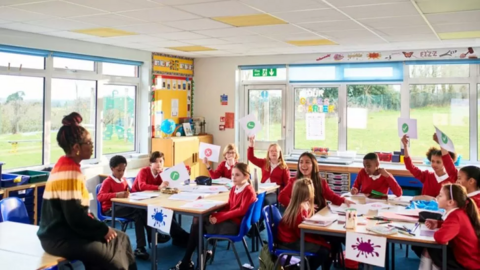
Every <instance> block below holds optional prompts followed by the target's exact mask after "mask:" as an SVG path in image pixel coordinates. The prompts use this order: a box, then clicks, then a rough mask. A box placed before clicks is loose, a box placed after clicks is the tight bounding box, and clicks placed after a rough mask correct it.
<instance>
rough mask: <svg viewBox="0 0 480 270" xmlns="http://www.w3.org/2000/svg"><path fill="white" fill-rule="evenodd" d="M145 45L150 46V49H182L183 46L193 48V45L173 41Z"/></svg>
mask: <svg viewBox="0 0 480 270" xmlns="http://www.w3.org/2000/svg"><path fill="white" fill-rule="evenodd" d="M145 44H150V47H152V48H155V47H157V48H158V47H181V46H191V45H192V44H188V43H184V42H180V41H173V40H165V41H160V42H147V43H145Z"/></svg>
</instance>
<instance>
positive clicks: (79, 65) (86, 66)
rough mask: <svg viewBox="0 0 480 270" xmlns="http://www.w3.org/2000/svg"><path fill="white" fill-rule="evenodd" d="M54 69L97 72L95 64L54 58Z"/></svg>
mask: <svg viewBox="0 0 480 270" xmlns="http://www.w3.org/2000/svg"><path fill="white" fill-rule="evenodd" d="M53 67H54V68H63V69H69V70H88V71H94V70H95V62H93V61H87V60H78V59H70V58H62V57H53Z"/></svg>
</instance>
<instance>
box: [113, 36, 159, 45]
mask: <svg viewBox="0 0 480 270" xmlns="http://www.w3.org/2000/svg"><path fill="white" fill-rule="evenodd" d="M105 39H108V40H111V41H112V42H115V43H116V42H119V43H122V42H125V43H130V42H133V43H158V42H163V41H166V40H165V39H162V38H159V37H153V36H149V35H133V36H120V37H111V38H105Z"/></svg>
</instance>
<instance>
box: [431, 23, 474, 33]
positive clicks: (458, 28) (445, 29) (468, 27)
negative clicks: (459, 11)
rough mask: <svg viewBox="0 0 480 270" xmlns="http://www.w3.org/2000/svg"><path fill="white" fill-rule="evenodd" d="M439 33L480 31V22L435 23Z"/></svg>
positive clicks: (434, 26)
mask: <svg viewBox="0 0 480 270" xmlns="http://www.w3.org/2000/svg"><path fill="white" fill-rule="evenodd" d="M433 28H434V29H435V31H436V32H437V33H449V32H464V31H480V24H475V23H454V24H437V25H433Z"/></svg>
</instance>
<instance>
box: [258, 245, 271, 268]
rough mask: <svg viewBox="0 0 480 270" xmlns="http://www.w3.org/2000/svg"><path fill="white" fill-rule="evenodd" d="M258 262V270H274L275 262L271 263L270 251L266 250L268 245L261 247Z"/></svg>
mask: <svg viewBox="0 0 480 270" xmlns="http://www.w3.org/2000/svg"><path fill="white" fill-rule="evenodd" d="M258 260H259V263H260V267H259V268H258V270H274V269H273V267H274V266H275V262H274V261H273V258H272V254H270V250H268V245H263V247H262V250H260V253H259V255H258Z"/></svg>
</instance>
